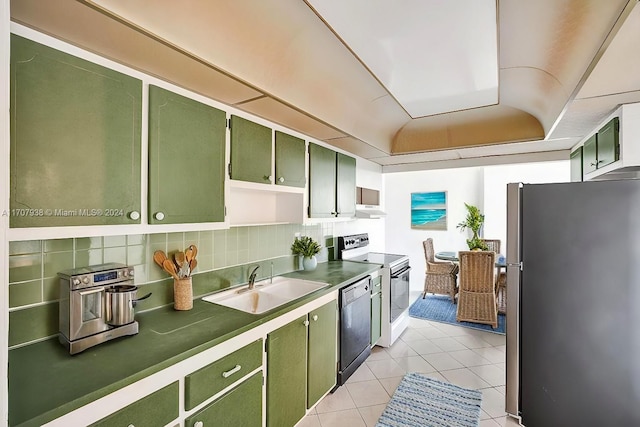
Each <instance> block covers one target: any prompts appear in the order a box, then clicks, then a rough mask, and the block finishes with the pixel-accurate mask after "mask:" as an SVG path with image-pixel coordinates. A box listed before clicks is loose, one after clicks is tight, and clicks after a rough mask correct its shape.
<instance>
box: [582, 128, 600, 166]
mask: <svg viewBox="0 0 640 427" xmlns="http://www.w3.org/2000/svg"><path fill="white" fill-rule="evenodd" d="M597 167H598V134H594V135H592V136H591V137H590V138H589V139H587V140H586V141H585V142H584V144H583V145H582V172H583V173H584V174H588V173H590V172H594V171H595V170H596V168H597Z"/></svg>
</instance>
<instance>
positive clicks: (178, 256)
mask: <svg viewBox="0 0 640 427" xmlns="http://www.w3.org/2000/svg"><path fill="white" fill-rule="evenodd" d="M173 259H174V261H175V262H176V266H177V267H178V270H179V269H181V268H182V266H183V265H184V252H181V251H178V252H176V253H175V254H173Z"/></svg>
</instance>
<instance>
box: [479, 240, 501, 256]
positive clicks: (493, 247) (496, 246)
mask: <svg viewBox="0 0 640 427" xmlns="http://www.w3.org/2000/svg"><path fill="white" fill-rule="evenodd" d="M482 241H483V242H484V244H485V245H487V250H488V251H493V252H495V253H497V254H499V253H500V240H495V239H482Z"/></svg>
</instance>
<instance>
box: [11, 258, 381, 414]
mask: <svg viewBox="0 0 640 427" xmlns="http://www.w3.org/2000/svg"><path fill="white" fill-rule="evenodd" d="M378 268H379V266H377V265H374V264H365V263H357V262H349V261H330V262H327V263H320V264H318V267H317V269H316V270H315V271H298V272H293V273H288V274H285V276H288V277H297V278H303V279H307V280H313V281H320V282H326V283H328V284H329V285H330V286H327V287H326V288H323V289H321V290H318V291H315V292H313V293H312V294H309V295H306V296H305V297H302V298H300V299H298V300H296V301H294V302H292V303H289V304H286V305H283V306H280V307H278V308H276V309H274V310H271V311H269V312H266V313H263V314H259V315H256V314H249V313H244V312H242V311H238V310H234V309H231V308H227V307H223V306H220V305H217V304H211V303H208V302H204V301H202V300H201V299H199V298H198V299H196V300H195V301H194V302H193V309H192V310H189V311H175V310H173V308H172V307H170V306H167V307H162V308H159V309H156V310H152V311H149V312H146V313H138V314H136V320H137V321H138V323H139V324H140V332H139V333H138V334H137V335H135V336H131V337H123V338H118V339H115V340H113V341H109V342H106V343H103V344H100V345H98V346H96V347H92V348H89V349H87V350H85V351H83V352H82V353H79V354H76V355H73V356H71V355H69V353H68V352H67V350H66V349H65V348H64V346H62V345H61V344H60V343H58V341H57V340H53V339H49V340H46V341H42V342H39V343H36V344H31V345H28V346H25V347H21V348H17V349H13V350H11V351H9V425H11V426H16V425H25V426H30V425H41V424H43V423H45V422H48V421H51V420H53V419H55V418H58V417H60V416H62V415H64V414H66V413H68V412H71V411H73V410H75V409H77V408H80V407H81V406H83V405H86V404H87V403H90V402H92V401H94V400H96V399H99V398H101V397H103V396H106V395H107V394H109V393H112V392H114V391H116V390H118V389H120V388H122V387H125V386H127V385H129V384H132V383H134V382H136V381H138V380H140V379H142V378H144V377H147V376H149V375H151V374H154V373H156V372H159V371H160V370H162V369H164V368H167V367H169V366H171V365H173V364H175V363H177V362H180V361H182V360H185V359H187V358H189V357H191V356H193V355H195V354H197V353H200V352H201V351H204V350H206V349H208V348H211V347H213V346H215V345H217V344H220V343H221V342H224V341H225V340H228V339H230V338H232V337H234V336H237V335H239V334H241V333H243V332H245V331H248V330H249V329H252V328H254V327H256V326H258V325H260V324H263V323H265V322H266V321H268V320H271V319H274V318H276V317H278V316H280V315H282V314H284V313H286V312H288V311H290V310H292V309H294V308H296V307H299V306H301V305H303V304H306V303H308V302H309V301H312V300H313V299H315V298H318V297H319V296H322V295H325V294H326V293H328V292H331V291H333V290H335V289H336V288H339V287H342V286H344V285H346V284H349V283H351V282H352V281H354V280H357V279H359V278H361V277H364V276H366V275H367V274H370V273H372V272H374V271H376V270H377V269H378Z"/></svg>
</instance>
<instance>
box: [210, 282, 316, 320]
mask: <svg viewBox="0 0 640 427" xmlns="http://www.w3.org/2000/svg"><path fill="white" fill-rule="evenodd" d="M326 286H328V284H327V283H322V282H313V281H310V280H303V279H293V278H289V277H281V276H277V277H274V278H273V280H272V281H270V280H263V281H261V282H256V284H255V288H254V289H252V290H250V291H247V290H246V287H243V288H242V289H240V290H236V289H233V290H229V291H224V292H218V293H215V294H212V295H208V296H206V297H203V298H202V299H203V301H207V302H211V303H214V304H219V305H223V306H225V307H231V308H235V309H236V310H240V311H244V312H246V313H252V314H261V313H264V312H266V311H269V310H272V309H274V308H276V307H279V306H281V305H283V304H286V303H288V302H291V301H293V300H296V299H298V298H301V297H303V296H305V295H307V294H310V293H311V292H313V291H316V290H318V289H322V288H324V287H326ZM243 291H244V292H243Z"/></svg>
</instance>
